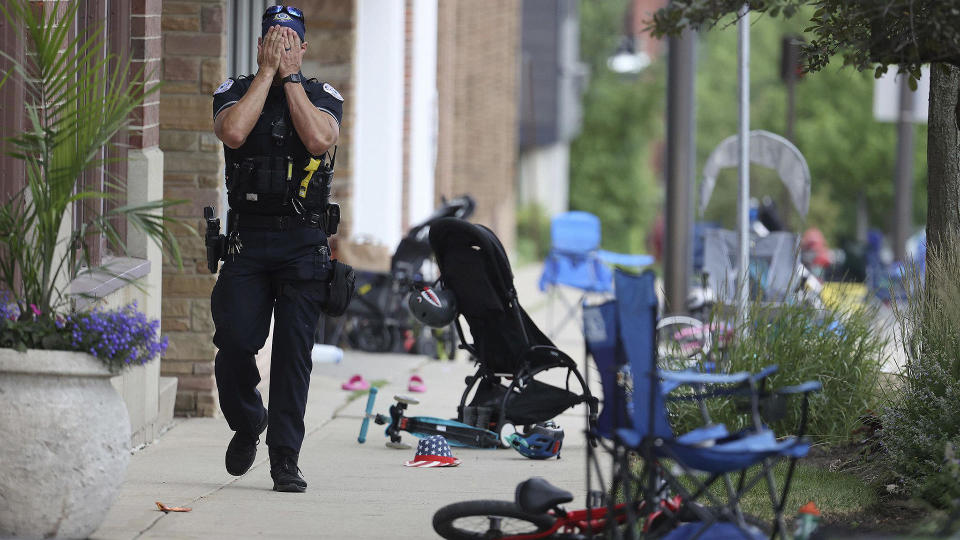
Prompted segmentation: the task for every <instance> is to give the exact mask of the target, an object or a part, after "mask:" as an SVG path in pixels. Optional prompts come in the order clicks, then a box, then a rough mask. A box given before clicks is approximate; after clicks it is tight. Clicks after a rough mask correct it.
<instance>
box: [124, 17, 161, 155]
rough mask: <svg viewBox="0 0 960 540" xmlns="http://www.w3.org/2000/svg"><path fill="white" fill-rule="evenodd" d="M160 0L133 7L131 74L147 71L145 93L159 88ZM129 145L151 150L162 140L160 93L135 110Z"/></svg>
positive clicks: (144, 78)
mask: <svg viewBox="0 0 960 540" xmlns="http://www.w3.org/2000/svg"><path fill="white" fill-rule="evenodd" d="M160 52H161V34H160V0H135V1H134V2H133V3H132V4H131V5H130V72H131V73H137V72H139V71H140V70H143V83H144V90H149V89H151V88H153V87H155V86H156V85H157V83H158V82H159V81H160V76H161V65H160ZM129 136H130V139H129V143H130V146H131V147H132V148H149V147H151V146H156V145H157V144H158V143H159V141H160V94H159V93H158V92H154V93H153V94H151V95H150V96H149V97H147V99H146V100H145V101H144V103H143V105H141V106H139V107H137V108H136V109H134V110H133V113H132V115H131V122H130V134H129Z"/></svg>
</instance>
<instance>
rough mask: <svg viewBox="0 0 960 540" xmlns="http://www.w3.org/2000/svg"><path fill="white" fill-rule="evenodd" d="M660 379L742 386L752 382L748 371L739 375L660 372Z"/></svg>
mask: <svg viewBox="0 0 960 540" xmlns="http://www.w3.org/2000/svg"><path fill="white" fill-rule="evenodd" d="M658 374H659V375H660V379H662V380H664V381H668V382H675V383H680V384H740V383H744V382H747V381H749V380H750V378H751V375H750V373H747V372H746V371H741V372H739V373H724V374H721V373H698V372H692V371H665V370H659V372H658Z"/></svg>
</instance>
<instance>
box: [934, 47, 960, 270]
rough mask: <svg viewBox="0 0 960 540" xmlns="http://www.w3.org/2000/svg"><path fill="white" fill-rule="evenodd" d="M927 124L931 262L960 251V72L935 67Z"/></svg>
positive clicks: (951, 67)
mask: <svg viewBox="0 0 960 540" xmlns="http://www.w3.org/2000/svg"><path fill="white" fill-rule="evenodd" d="M927 122H928V125H927V168H928V180H927V261H928V262H929V260H930V254H931V253H932V252H937V251H938V250H945V251H943V253H950V252H956V251H957V250H960V245H958V242H960V68H958V67H955V66H952V65H950V64H934V65H933V66H932V69H931V70H930V110H929V114H928V118H927ZM927 268H930V265H929V264H928V265H927ZM931 278H936V276H929V275H928V276H927V280H928V284H929V281H930V279H931Z"/></svg>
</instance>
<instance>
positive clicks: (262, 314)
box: [210, 227, 330, 452]
mask: <svg viewBox="0 0 960 540" xmlns="http://www.w3.org/2000/svg"><path fill="white" fill-rule="evenodd" d="M239 236H240V240H241V242H242V246H243V247H242V249H241V251H240V253H239V254H238V255H235V256H234V255H227V261H226V262H225V263H224V264H223V267H222V268H221V270H220V275H219V277H218V278H217V284H216V286H215V287H214V288H213V295H212V296H211V302H210V305H211V311H212V312H213V322H214V325H215V326H216V333H215V334H214V336H213V343H214V345H216V346H217V347H218V348H219V351H218V352H217V359H216V367H215V371H216V377H217V388H218V391H219V394H220V409H221V410H222V411H223V415H224V416H225V417H226V419H227V423H228V424H229V425H230V429H232V430H234V431H246V432H254V430H255V429H256V427H257V426H258V425H260V424H261V422H262V420H263V416H264V414H267V412H266V409H265V408H264V404H263V400H262V398H261V396H260V392H259V391H258V390H257V384H258V383H259V382H260V372H259V371H258V370H257V363H256V360H255V358H254V356H255V355H256V354H257V352H258V351H259V350H260V349H261V348H262V347H263V345H264V343H266V340H267V335H268V333H269V331H270V316H271V314H272V315H273V351H272V355H271V358H270V403H269V407H268V409H269V419H268V421H269V424H268V428H267V445H268V446H270V447H274V448H276V447H287V448H290V449H292V450H294V451H297V452H299V450H300V445H301V444H302V443H303V434H304V426H303V414H304V411H305V410H306V405H307V390H308V388H309V386H310V371H311V368H312V367H313V363H312V360H311V356H310V353H311V350H312V348H313V343H314V335H315V333H316V330H317V325H318V324H319V321H320V315H321V306H322V305H323V302H324V300H326V295H327V292H326V285H327V283H326V282H327V279H328V275H329V273H330V257H329V252H330V251H329V247H328V246H327V239H326V235H324V233H323V231H321V230H320V229H316V228H307V227H299V228H293V229H288V230H284V231H272V230H257V229H241V230H240V232H239Z"/></svg>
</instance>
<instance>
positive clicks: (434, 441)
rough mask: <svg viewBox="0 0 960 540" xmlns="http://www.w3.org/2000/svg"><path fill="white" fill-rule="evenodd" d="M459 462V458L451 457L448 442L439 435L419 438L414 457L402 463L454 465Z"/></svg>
mask: <svg viewBox="0 0 960 540" xmlns="http://www.w3.org/2000/svg"><path fill="white" fill-rule="evenodd" d="M459 464H460V460H459V459H457V458H455V457H453V454H452V453H451V452H450V444H449V443H448V442H447V440H446V439H444V438H443V436H441V435H431V436H429V437H427V438H426V439H420V442H419V443H418V444H417V455H416V457H414V458H413V461H408V462H406V463H404V465H405V466H407V467H456V466H457V465H459Z"/></svg>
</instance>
